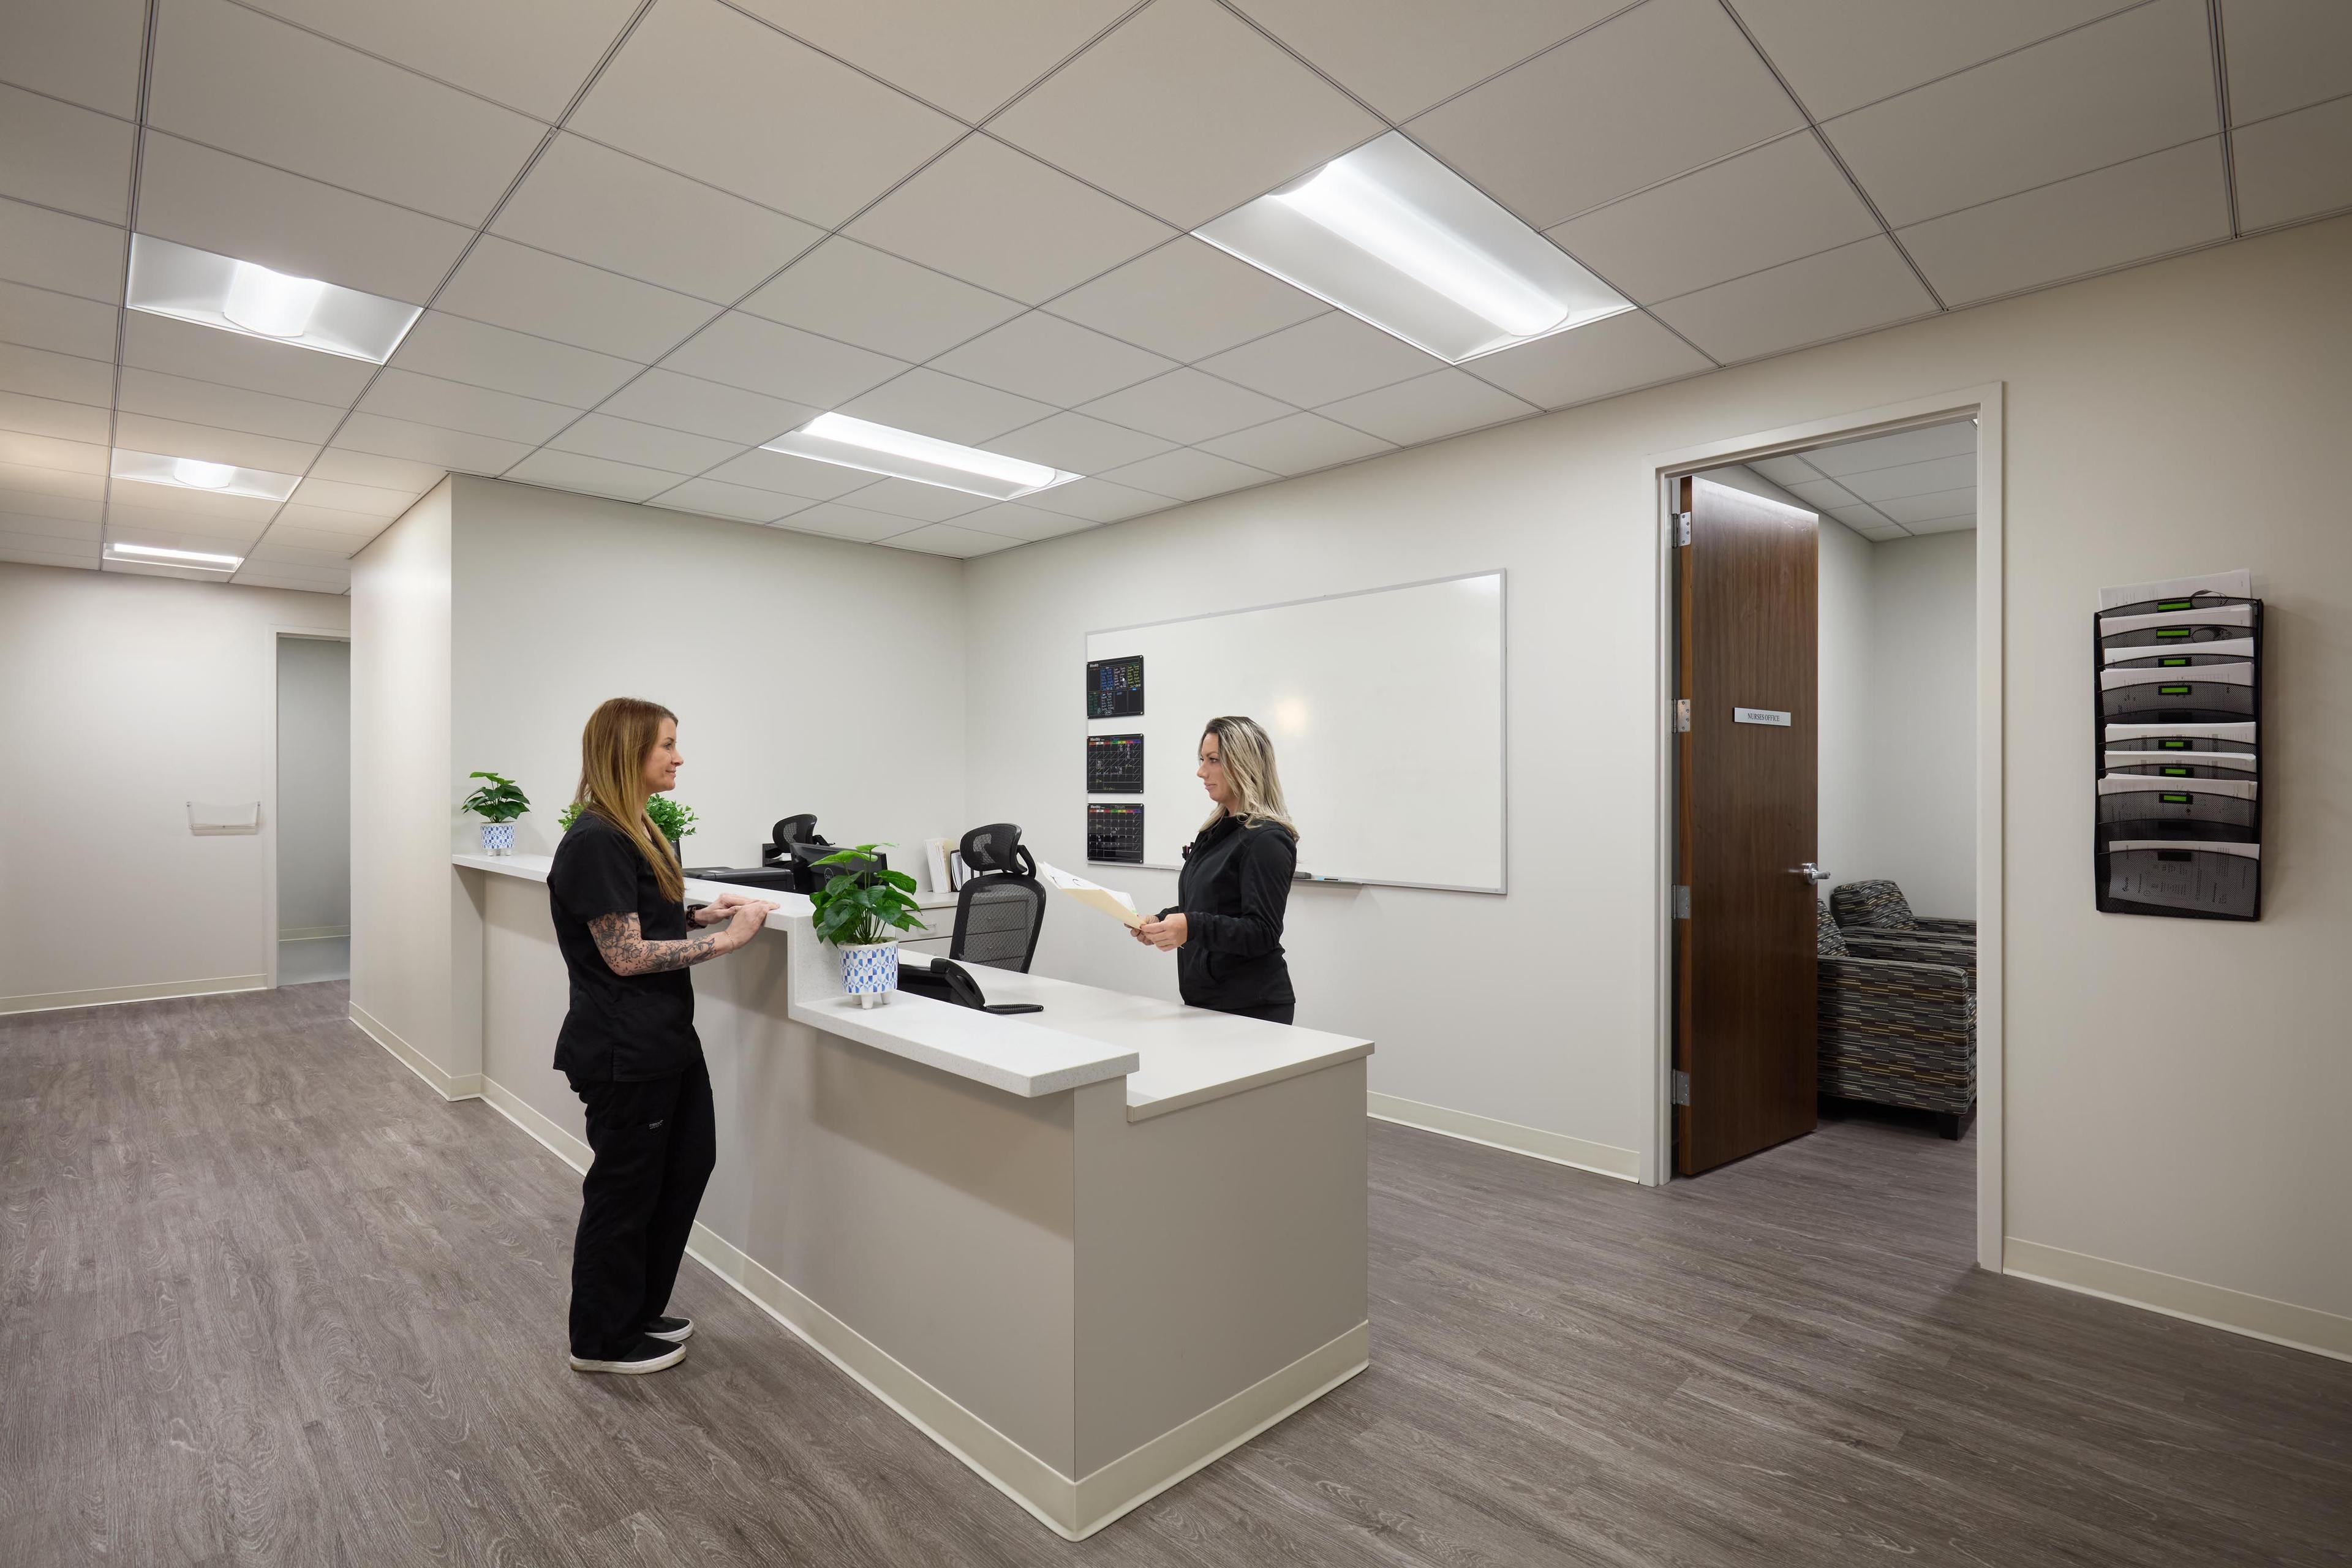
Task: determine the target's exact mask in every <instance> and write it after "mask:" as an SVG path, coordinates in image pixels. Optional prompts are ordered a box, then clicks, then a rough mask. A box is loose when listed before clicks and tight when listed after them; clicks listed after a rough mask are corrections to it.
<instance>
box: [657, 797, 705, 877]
mask: <svg viewBox="0 0 2352 1568" xmlns="http://www.w3.org/2000/svg"><path fill="white" fill-rule="evenodd" d="M646 816H650V817H652V818H653V819H654V826H656V827H658V828H660V829H661V835H662V837H664V838H667V839H668V840H669V847H670V853H671V854H673V855H676V856H677V858H678V864H680V865H684V864H685V863H686V851H685V849H684V847H683V845H682V843H681V841H682V840H683V839H684V838H685V837H686V836H687V835H688V834H689V833H691V832H693V831H694V807H692V806H690V805H680V804H679V803H678V802H677V801H674V800H672V799H670V797H669V796H667V795H655V796H653V797H652V798H651V799H649V800H647V801H646Z"/></svg>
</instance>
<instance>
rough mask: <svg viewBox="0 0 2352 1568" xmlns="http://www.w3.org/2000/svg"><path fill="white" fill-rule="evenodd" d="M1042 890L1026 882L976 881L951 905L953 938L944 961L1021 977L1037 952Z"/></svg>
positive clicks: (1042, 913)
mask: <svg viewBox="0 0 2352 1568" xmlns="http://www.w3.org/2000/svg"><path fill="white" fill-rule="evenodd" d="M1044 919H1045V889H1044V888H1043V887H1042V886H1040V885H1039V884H1038V883H1036V882H1034V881H1033V880H1031V879H1028V878H1026V877H979V878H975V879H972V880H971V881H970V882H967V883H965V884H964V889H963V896H962V897H961V899H959V900H957V902H956V922H955V936H954V938H953V939H952V940H951V941H950V942H949V943H948V956H949V957H950V958H952V959H954V960H955V961H956V962H958V963H984V964H986V965H988V966H989V967H990V968H992V969H1013V970H1019V971H1021V972H1022V973H1027V972H1028V969H1029V960H1030V957H1031V956H1032V955H1033V954H1034V953H1035V952H1036V951H1037V928H1038V926H1039V925H1040V924H1041V923H1042V922H1043V921H1044Z"/></svg>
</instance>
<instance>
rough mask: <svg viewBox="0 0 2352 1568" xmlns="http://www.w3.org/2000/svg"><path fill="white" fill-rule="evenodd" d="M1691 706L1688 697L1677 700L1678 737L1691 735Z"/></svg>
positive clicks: (1676, 727) (1676, 732)
mask: <svg viewBox="0 0 2352 1568" xmlns="http://www.w3.org/2000/svg"><path fill="white" fill-rule="evenodd" d="M1690 704H1691V700H1690V699H1689V698H1687V697H1677V698H1675V734H1677V735H1687V734H1689V733H1690Z"/></svg>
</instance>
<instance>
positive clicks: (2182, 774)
mask: <svg viewBox="0 0 2352 1568" xmlns="http://www.w3.org/2000/svg"><path fill="white" fill-rule="evenodd" d="M2104 765H2105V768H2106V770H2107V772H2108V773H2144V774H2147V775H2148V776H2150V777H2153V778H2169V779H2229V778H2252V777H2253V776H2254V774H2255V773H2257V772H2258V771H2259V770H2260V768H2261V765H2262V764H2261V763H2259V762H2258V761H2257V760H2256V758H2255V756H2254V753H2253V752H2135V751H2130V750H2127V749H2122V748H2118V747H2115V746H2109V747H2108V748H2107V754H2106V757H2105V763H2104Z"/></svg>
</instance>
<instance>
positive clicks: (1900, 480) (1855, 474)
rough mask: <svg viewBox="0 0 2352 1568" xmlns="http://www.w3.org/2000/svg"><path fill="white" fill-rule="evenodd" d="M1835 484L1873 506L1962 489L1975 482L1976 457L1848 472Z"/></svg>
mask: <svg viewBox="0 0 2352 1568" xmlns="http://www.w3.org/2000/svg"><path fill="white" fill-rule="evenodd" d="M1838 482H1839V483H1841V484H1843V486H1844V487H1845V488H1846V489H1849V490H1852V491H1853V493H1854V495H1855V496H1857V497H1859V498H1860V499H1861V500H1866V501H1869V502H1871V503H1872V504H1873V505H1877V504H1878V503H1880V502H1883V501H1887V500H1894V499H1895V498H1896V497H1899V496H1916V495H1925V494H1927V492H1929V491H1931V490H1949V489H1966V488H1968V487H1969V486H1972V485H1974V484H1975V483H1976V482H1977V459H1976V454H1975V453H1974V452H1967V453H1959V454H1955V455H1954V456H1952V457H1948V458H1927V459H1926V460H1924V461H1921V462H1916V463H1898V464H1896V465H1895V466H1894V467H1892V468H1864V469H1861V470H1858V471H1853V470H1850V471H1848V472H1847V473H1845V474H1843V475H1842V476H1841V477H1840V479H1839V481H1838Z"/></svg>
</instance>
